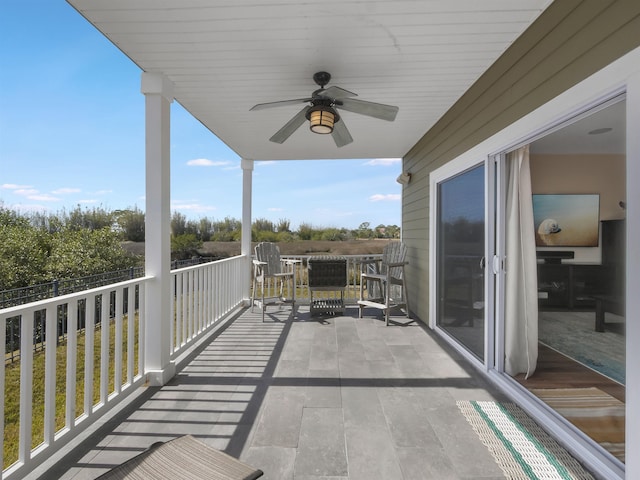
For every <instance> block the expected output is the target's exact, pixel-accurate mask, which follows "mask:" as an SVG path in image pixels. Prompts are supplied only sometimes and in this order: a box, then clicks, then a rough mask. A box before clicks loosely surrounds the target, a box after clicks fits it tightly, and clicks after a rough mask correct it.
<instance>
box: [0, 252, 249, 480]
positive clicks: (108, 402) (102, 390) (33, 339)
mask: <svg viewBox="0 0 640 480" xmlns="http://www.w3.org/2000/svg"><path fill="white" fill-rule="evenodd" d="M150 279H151V277H144V278H138V279H134V280H129V281H125V282H120V283H115V284H112V285H107V286H104V287H100V288H95V289H92V290H86V291H83V292H78V293H74V294H70V295H64V296H60V297H54V298H51V299H48V300H42V301H39V302H34V303H30V304H26V305H21V306H16V307H11V308H7V309H4V310H0V340H1V341H2V342H3V344H4V345H6V344H7V341H6V340H7V338H6V332H7V328H6V326H7V323H8V322H13V323H14V325H17V327H16V328H13V329H9V331H10V332H19V336H20V343H19V345H20V351H19V353H18V354H17V355H16V354H15V352H14V354H13V355H12V356H7V355H5V365H4V368H0V392H4V393H5V395H4V398H3V400H2V401H0V418H3V419H4V422H0V461H1V462H2V465H5V464H7V465H8V467H7V468H6V469H4V470H3V472H2V474H1V475H0V478H3V479H8V480H13V479H15V478H22V477H23V476H24V475H26V473H28V472H30V471H31V470H33V469H34V468H35V467H36V466H37V465H39V464H40V463H41V462H43V461H44V460H46V459H47V458H48V457H49V456H51V455H52V454H53V453H54V452H55V451H57V450H58V449H59V448H61V447H62V446H63V445H64V444H65V443H67V442H68V441H69V440H71V439H72V438H73V437H75V436H76V435H77V434H78V433H80V432H81V431H83V430H85V429H86V428H87V427H89V426H91V424H92V423H93V422H95V420H97V419H98V417H100V416H102V414H104V413H106V412H107V411H108V410H109V409H110V408H112V407H113V406H115V404H116V403H118V402H119V401H120V400H121V399H123V398H125V397H126V396H127V395H129V394H130V393H132V392H134V391H135V390H136V388H137V387H139V386H141V385H142V384H143V382H144V374H145V366H144V344H145V341H144V338H145V334H144V332H145V321H146V318H145V313H144V302H145V285H146V283H147V282H148V281H149V280H150ZM248 282H249V266H248V263H247V259H246V257H244V256H238V257H233V258H229V259H225V260H220V261H216V262H211V263H206V264H201V265H197V266H193V267H187V268H183V269H178V270H173V271H172V272H171V285H172V288H173V290H172V292H170V294H172V295H173V298H174V301H173V302H171V305H172V307H171V308H172V311H171V317H170V318H172V319H173V321H172V322H170V329H171V337H170V338H172V339H173V340H172V343H171V345H170V346H168V348H170V353H171V355H172V359H175V358H176V357H178V356H179V355H180V354H181V353H182V352H184V351H185V350H186V349H187V348H189V347H190V346H192V345H194V344H195V343H196V342H197V341H198V340H199V339H200V338H202V336H203V335H204V334H205V333H206V332H207V331H209V330H211V329H212V328H213V327H214V326H215V325H216V324H217V323H218V322H219V321H220V320H221V319H223V318H224V317H225V316H227V315H228V314H229V313H231V312H233V311H234V310H235V309H236V308H238V307H239V306H241V305H242V303H243V300H244V297H245V296H246V292H247V288H248ZM245 284H246V285H245ZM47 338H50V339H56V340H55V341H49V342H48V341H47ZM11 358H13V359H15V358H19V362H11V361H9V360H10V359H11ZM8 403H12V405H10V408H6V407H7V405H8ZM16 405H19V414H18V415H17V416H16V417H15V418H6V417H5V413H13V412H14V411H15V410H16ZM61 405H62V408H61ZM7 439H12V440H15V439H17V440H18V442H17V443H16V442H15V441H11V442H7V441H6V440H7ZM5 443H6V444H7V445H5ZM9 444H11V445H9ZM5 446H7V449H6V451H5ZM9 464H10V465H9Z"/></svg>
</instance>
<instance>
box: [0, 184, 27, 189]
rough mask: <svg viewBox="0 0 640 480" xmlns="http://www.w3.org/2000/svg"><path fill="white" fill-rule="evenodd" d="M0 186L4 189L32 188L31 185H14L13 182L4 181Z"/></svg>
mask: <svg viewBox="0 0 640 480" xmlns="http://www.w3.org/2000/svg"><path fill="white" fill-rule="evenodd" d="M0 188H3V189H5V190H25V189H27V188H33V186H32V185H16V184H15V183H4V184H2V185H0Z"/></svg>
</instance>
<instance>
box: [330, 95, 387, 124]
mask: <svg viewBox="0 0 640 480" xmlns="http://www.w3.org/2000/svg"><path fill="white" fill-rule="evenodd" d="M336 107H338V108H341V109H342V110H346V111H348V112H353V113H359V114H360V115H367V116H369V117H374V118H379V119H381V120H387V121H389V122H393V121H394V120H395V119H396V115H397V114H398V107H394V106H393V105H384V104H382V103H374V102H366V101H364V100H356V99H355V98H343V99H340V102H338V103H336Z"/></svg>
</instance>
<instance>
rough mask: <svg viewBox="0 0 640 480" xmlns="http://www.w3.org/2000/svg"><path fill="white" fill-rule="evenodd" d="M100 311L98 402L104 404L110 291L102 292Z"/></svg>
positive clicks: (105, 401)
mask: <svg viewBox="0 0 640 480" xmlns="http://www.w3.org/2000/svg"><path fill="white" fill-rule="evenodd" d="M101 297H102V310H101V312H100V404H101V405H106V403H107V397H108V395H109V392H108V390H109V304H110V303H111V302H110V301H111V298H110V297H111V292H103V293H102V296H101Z"/></svg>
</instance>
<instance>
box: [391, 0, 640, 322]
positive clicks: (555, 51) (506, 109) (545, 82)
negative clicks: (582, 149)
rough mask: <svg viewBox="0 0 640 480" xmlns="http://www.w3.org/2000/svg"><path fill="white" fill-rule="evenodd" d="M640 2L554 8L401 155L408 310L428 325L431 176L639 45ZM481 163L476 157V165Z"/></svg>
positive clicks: (567, 3)
mask: <svg viewBox="0 0 640 480" xmlns="http://www.w3.org/2000/svg"><path fill="white" fill-rule="evenodd" d="M639 31H640V2H637V1H634V0H613V1H596V0H593V1H577V0H563V1H562V2H554V3H553V4H551V5H550V6H549V8H548V9H547V10H545V12H544V13H543V14H542V15H541V16H540V17H539V18H538V19H537V20H536V22H534V23H533V24H532V25H531V27H530V28H529V29H528V30H527V31H526V32H525V33H524V34H523V35H522V36H521V37H520V38H519V39H518V40H516V41H515V42H514V43H513V44H512V46H511V47H510V48H509V49H507V51H506V52H505V53H504V54H503V55H502V56H501V57H500V58H499V59H498V60H497V61H496V63H495V64H494V65H493V66H492V67H491V68H490V69H489V70H487V72H485V74H484V75H482V77H480V78H479V79H478V81H477V82H476V83H475V84H474V85H473V86H472V87H471V88H470V89H469V90H468V91H467V92H466V93H465V94H464V95H463V96H462V97H461V98H460V100H459V101H458V102H457V103H456V104H455V105H454V106H453V107H452V108H451V109H450V110H449V111H448V112H447V113H446V114H445V115H444V116H443V117H442V118H441V119H440V121H438V123H436V124H435V125H434V126H433V127H432V128H431V129H430V130H429V131H428V132H427V133H426V134H425V135H424V137H423V138H422V139H421V140H420V141H419V142H418V143H417V144H416V145H415V146H414V147H413V148H412V149H411V150H410V151H409V152H408V153H407V154H406V155H405V156H404V159H403V171H405V172H410V173H411V174H412V180H411V183H410V184H409V185H407V186H405V188H404V189H403V198H402V229H403V240H404V241H405V242H406V244H407V246H408V247H409V258H408V260H409V268H408V272H407V279H408V285H409V299H410V303H411V310H412V311H413V312H414V314H415V315H416V316H417V317H418V318H420V319H421V320H422V321H423V322H425V323H428V321H429V302H428V298H429V295H428V291H429V217H430V211H429V194H430V192H429V174H430V172H432V171H433V170H435V169H437V168H439V167H441V166H442V165H445V164H446V163H448V162H449V161H451V160H452V159H454V158H456V157H457V156H459V155H461V154H462V153H464V152H466V151H467V150H469V149H471V148H472V147H473V146H475V145H477V144H478V143H480V142H482V141H483V140H485V139H487V138H489V137H490V136H492V135H494V134H495V133H497V132H499V131H501V130H502V129H504V128H505V127H507V126H508V125H510V124H512V123H513V122H515V121H516V120H518V119H520V118H522V117H523V116H525V115H527V114H529V113H531V112H532V111H534V110H535V109H536V108H537V107H539V106H541V105H543V104H545V103H546V102H548V101H550V100H551V99H553V98H555V97H556V96H558V95H559V94H561V93H562V92H564V91H566V90H568V89H569V88H571V87H573V86H574V85H576V84H578V83H579V82H581V81H582V80H584V79H585V78H587V77H589V76H590V75H592V74H594V73H595V72H597V71H599V70H600V69H602V68H604V67H605V66H606V65H608V64H610V63H611V62H613V61H614V60H616V59H618V58H620V57H622V56H623V55H624V54H626V53H628V52H630V51H631V50H633V49H634V48H636V47H638V46H640V35H639V34H638V32H639ZM478 160H479V161H481V160H482V158H479V159H478Z"/></svg>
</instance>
